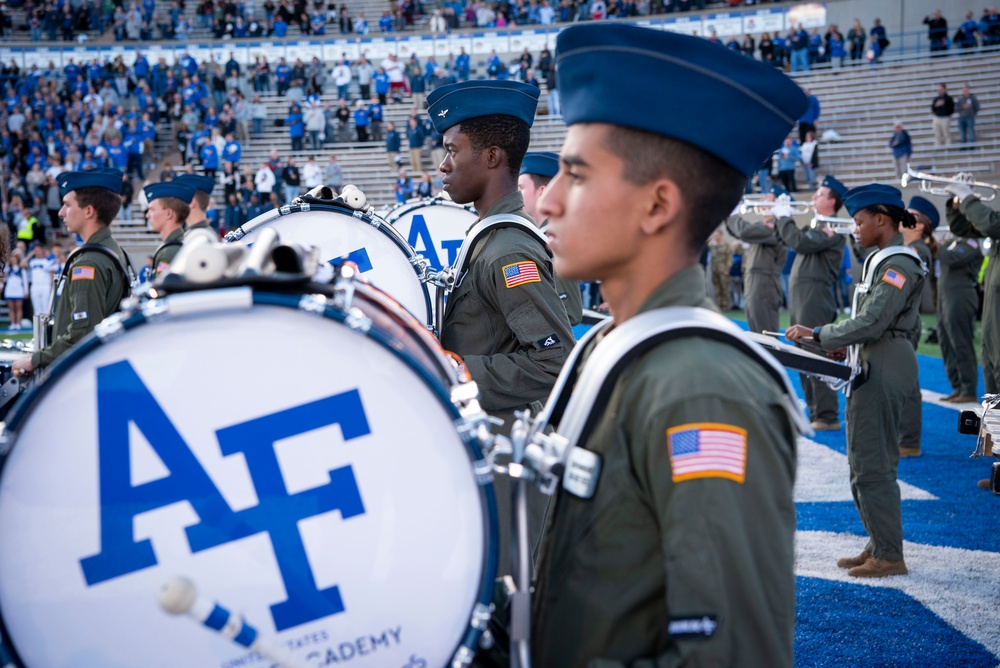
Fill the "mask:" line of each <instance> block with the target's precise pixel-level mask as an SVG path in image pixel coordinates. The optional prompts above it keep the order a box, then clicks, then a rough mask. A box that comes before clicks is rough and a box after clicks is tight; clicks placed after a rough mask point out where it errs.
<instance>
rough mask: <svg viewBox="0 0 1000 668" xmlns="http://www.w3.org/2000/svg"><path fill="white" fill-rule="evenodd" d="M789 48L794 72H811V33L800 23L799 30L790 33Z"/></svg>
mask: <svg viewBox="0 0 1000 668" xmlns="http://www.w3.org/2000/svg"><path fill="white" fill-rule="evenodd" d="M788 42H789V48H790V49H791V51H792V72H808V71H809V33H807V32H806V31H805V29H804V28H803V27H802V24H801V23H800V24H799V26H798V28H796V29H792V30H789V31H788Z"/></svg>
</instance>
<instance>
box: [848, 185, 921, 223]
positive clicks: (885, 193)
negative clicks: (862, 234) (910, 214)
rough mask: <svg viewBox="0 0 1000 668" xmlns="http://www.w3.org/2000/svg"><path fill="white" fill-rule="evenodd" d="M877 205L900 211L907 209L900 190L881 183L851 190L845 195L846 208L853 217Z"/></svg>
mask: <svg viewBox="0 0 1000 668" xmlns="http://www.w3.org/2000/svg"><path fill="white" fill-rule="evenodd" d="M876 204H884V205H886V206H895V207H898V208H900V209H905V208H906V206H905V205H904V204H903V196H902V195H901V194H900V192H899V189H898V188H893V187H892V186H884V185H882V184H881V183H869V184H868V185H866V186H858V187H857V188H851V189H850V190H848V191H847V192H846V193H844V206H845V207H847V213H849V214H851V215H852V216H854V215H856V214H857V213H858V211H861V210H862V209H864V208H866V207H869V206H874V205H876Z"/></svg>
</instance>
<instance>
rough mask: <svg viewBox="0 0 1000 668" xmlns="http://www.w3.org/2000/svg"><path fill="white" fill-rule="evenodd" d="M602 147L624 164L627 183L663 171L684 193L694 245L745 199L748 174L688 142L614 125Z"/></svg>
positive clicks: (643, 181)
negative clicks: (741, 172)
mask: <svg viewBox="0 0 1000 668" xmlns="http://www.w3.org/2000/svg"><path fill="white" fill-rule="evenodd" d="M605 147H606V148H607V149H608V150H609V151H611V153H613V154H614V155H616V156H618V157H619V158H621V160H622V161H623V162H624V163H625V166H624V172H623V174H622V176H623V177H624V179H625V180H626V181H628V182H629V183H632V184H635V185H640V186H641V185H646V184H647V183H650V182H652V181H654V180H656V179H658V178H660V177H663V176H666V177H668V178H670V179H671V180H672V181H674V182H675V183H676V184H677V186H678V187H679V188H680V190H681V192H683V193H684V200H685V212H684V217H685V220H686V222H687V223H688V227H689V233H690V237H689V239H690V242H691V248H692V249H697V248H701V247H702V246H703V245H704V244H705V243H707V242H708V238H709V237H710V236H711V235H712V232H713V231H714V230H715V228H717V227H718V226H719V223H721V222H722V221H724V220H725V219H726V217H727V216H729V214H730V213H731V212H732V210H733V209H734V208H736V205H737V204H739V202H740V200H741V199H743V193H744V190H745V188H746V183H747V177H746V176H745V175H743V174H740V173H739V172H738V171H737V170H736V169H735V168H734V167H731V166H730V165H728V164H727V163H725V162H723V161H722V160H720V159H718V158H716V157H715V156H712V155H709V154H708V153H706V152H705V151H702V150H701V149H699V148H695V147H694V146H691V145H690V144H686V143H684V142H682V141H678V140H676V139H671V138H669V137H664V136H663V135H659V134H654V133H652V132H645V131H643V130H633V129H631V128H624V127H621V126H618V125H613V126H611V129H610V131H609V132H608V134H607V136H606V137H605Z"/></svg>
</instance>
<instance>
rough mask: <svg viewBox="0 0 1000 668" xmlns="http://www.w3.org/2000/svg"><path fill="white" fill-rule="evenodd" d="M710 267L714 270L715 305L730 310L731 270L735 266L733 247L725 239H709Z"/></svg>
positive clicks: (723, 309) (720, 308) (722, 309)
mask: <svg viewBox="0 0 1000 668" xmlns="http://www.w3.org/2000/svg"><path fill="white" fill-rule="evenodd" d="M708 252H709V255H710V260H709V267H710V270H711V272H712V290H713V292H715V305H716V306H718V307H719V310H721V311H728V310H729V308H730V303H729V270H730V269H732V267H733V248H732V246H730V245H729V244H728V243H726V241H725V240H722V241H719V242H715V241H711V240H709V242H708Z"/></svg>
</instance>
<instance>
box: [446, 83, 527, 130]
mask: <svg viewBox="0 0 1000 668" xmlns="http://www.w3.org/2000/svg"><path fill="white" fill-rule="evenodd" d="M537 106H538V89H537V88H535V87H534V86H529V85H528V84H524V83H521V82H519V81H497V80H492V79H490V80H486V81H461V82H459V83H454V84H448V85H447V86H439V87H437V88H435V89H434V90H432V91H431V92H430V94H429V95H428V96H427V113H428V114H429V115H430V117H431V122H432V123H434V127H435V128H436V129H437V131H438V132H440V133H441V134H444V131H445V130H447V129H448V128H450V127H452V126H453V125H458V124H459V123H461V122H462V121H467V120H469V119H470V118H479V117H480V116H492V115H494V114H498V115H501V116H513V117H514V118H519V119H521V120H522V121H524V122H525V123H527V124H528V127H531V124H532V123H534V122H535V108H536V107H537Z"/></svg>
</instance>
